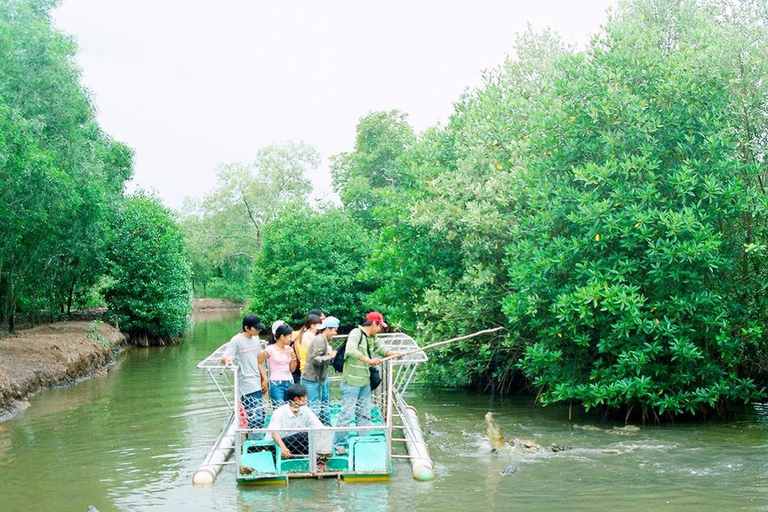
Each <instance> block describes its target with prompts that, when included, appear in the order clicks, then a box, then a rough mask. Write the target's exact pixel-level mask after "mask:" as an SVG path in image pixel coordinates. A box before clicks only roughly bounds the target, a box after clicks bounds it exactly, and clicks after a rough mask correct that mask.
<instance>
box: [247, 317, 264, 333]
mask: <svg viewBox="0 0 768 512" xmlns="http://www.w3.org/2000/svg"><path fill="white" fill-rule="evenodd" d="M263 330H264V324H263V323H261V320H259V317H257V316H256V315H254V314H253V313H248V314H247V315H245V316H244V317H243V332H245V333H248V334H251V335H254V336H258V335H259V332H261V331H263Z"/></svg>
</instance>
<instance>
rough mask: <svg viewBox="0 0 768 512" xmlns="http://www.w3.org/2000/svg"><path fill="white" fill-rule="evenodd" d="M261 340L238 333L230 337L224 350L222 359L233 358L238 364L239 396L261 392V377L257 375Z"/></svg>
mask: <svg viewBox="0 0 768 512" xmlns="http://www.w3.org/2000/svg"><path fill="white" fill-rule="evenodd" d="M260 353H261V340H260V339H259V338H258V337H257V336H252V337H250V338H249V337H247V336H246V335H245V334H243V333H242V332H241V333H238V334H235V335H234V336H232V339H231V340H229V343H227V347H226V349H225V350H224V354H223V356H224V357H234V358H235V359H236V360H237V364H238V370H237V371H238V374H237V377H238V388H239V391H240V395H241V396H242V395H249V394H251V393H253V392H254V391H261V375H260V374H259V362H258V358H259V354H260Z"/></svg>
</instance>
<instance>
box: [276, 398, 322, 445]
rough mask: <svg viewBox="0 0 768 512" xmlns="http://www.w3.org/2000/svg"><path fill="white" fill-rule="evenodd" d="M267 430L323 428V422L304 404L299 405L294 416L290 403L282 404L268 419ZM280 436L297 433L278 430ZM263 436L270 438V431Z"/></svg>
mask: <svg viewBox="0 0 768 512" xmlns="http://www.w3.org/2000/svg"><path fill="white" fill-rule="evenodd" d="M267 428H268V429H269V430H279V429H281V428H323V424H322V423H321V422H320V420H319V419H317V416H315V413H314V412H312V409H310V408H309V407H307V406H306V405H302V406H301V407H299V413H298V414H297V415H296V416H294V415H293V411H292V410H291V406H290V404H283V405H281V406H280V407H278V408H277V409H276V410H275V412H273V413H272V418H271V419H270V420H269V426H268V427H267ZM278 434H279V435H280V437H285V436H289V435H291V434H298V432H285V434H283V433H282V432H278ZM264 437H265V438H271V437H272V433H271V432H267V434H266V435H265V436H264Z"/></svg>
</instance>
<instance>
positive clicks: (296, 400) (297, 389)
mask: <svg viewBox="0 0 768 512" xmlns="http://www.w3.org/2000/svg"><path fill="white" fill-rule="evenodd" d="M285 401H286V402H288V405H290V406H291V409H292V410H293V412H297V411H298V410H299V407H301V406H302V405H307V388H305V387H304V386H302V385H301V384H291V385H290V386H289V387H288V389H286V390H285Z"/></svg>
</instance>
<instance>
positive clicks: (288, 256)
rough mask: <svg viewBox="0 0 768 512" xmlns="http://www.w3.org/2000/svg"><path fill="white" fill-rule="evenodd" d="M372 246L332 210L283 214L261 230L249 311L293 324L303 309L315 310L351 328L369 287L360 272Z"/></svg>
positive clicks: (367, 237)
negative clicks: (261, 240)
mask: <svg viewBox="0 0 768 512" xmlns="http://www.w3.org/2000/svg"><path fill="white" fill-rule="evenodd" d="M373 242H374V240H373V238H372V237H371V235H370V234H368V233H367V232H366V231H365V230H364V229H363V228H362V227H361V226H360V225H359V224H358V222H357V221H355V220H354V219H351V218H350V217H349V216H348V215H347V214H346V212H345V211H343V210H340V209H338V208H334V207H326V208H324V209H322V210H320V211H315V210H312V209H310V208H308V207H304V208H291V209H287V210H284V211H283V212H282V214H281V215H280V216H279V217H277V218H276V219H274V220H273V221H271V222H269V223H268V224H266V226H265V227H264V239H263V244H262V250H261V251H260V252H259V253H258V254H257V256H256V259H255V261H254V265H253V287H252V297H253V298H252V300H251V305H250V309H251V310H252V311H255V312H256V313H257V314H258V315H259V316H261V317H262V318H265V319H267V321H269V322H271V321H274V320H278V319H282V320H285V321H287V322H292V323H294V324H297V323H301V322H303V321H304V318H305V316H306V314H307V311H309V310H310V309H314V308H320V309H322V310H323V311H326V312H327V313H328V314H329V315H334V316H336V317H338V318H339V319H340V320H341V322H342V324H343V325H355V324H356V323H357V322H360V319H361V315H362V314H363V313H364V308H365V306H366V304H365V301H366V298H367V296H368V294H369V293H370V291H371V289H372V287H371V285H370V284H369V283H367V282H365V281H363V280H361V276H360V271H361V270H362V268H363V266H364V265H365V262H366V259H367V258H368V255H369V253H370V251H371V250H372V247H373Z"/></svg>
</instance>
